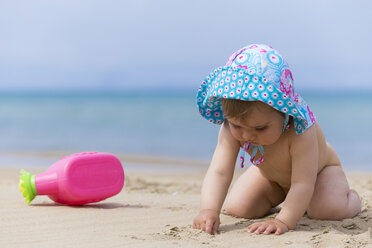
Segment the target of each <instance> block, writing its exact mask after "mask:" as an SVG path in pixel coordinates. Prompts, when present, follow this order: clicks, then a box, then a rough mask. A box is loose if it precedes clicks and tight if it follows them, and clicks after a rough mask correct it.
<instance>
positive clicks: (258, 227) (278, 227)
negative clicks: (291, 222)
mask: <svg viewBox="0 0 372 248" xmlns="http://www.w3.org/2000/svg"><path fill="white" fill-rule="evenodd" d="M287 231H288V226H287V225H286V224H284V223H283V222H281V221H280V220H277V219H273V220H267V221H263V222H256V223H253V224H252V225H250V226H248V232H250V233H253V232H254V233H255V234H261V233H263V234H270V233H275V234H276V235H279V234H283V233H285V232H287Z"/></svg>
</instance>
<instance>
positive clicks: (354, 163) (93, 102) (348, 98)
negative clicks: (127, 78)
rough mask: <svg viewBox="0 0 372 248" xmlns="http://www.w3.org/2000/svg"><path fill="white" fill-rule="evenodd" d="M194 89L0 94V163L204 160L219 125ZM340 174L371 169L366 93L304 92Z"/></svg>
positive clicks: (371, 124) (371, 106)
mask: <svg viewBox="0 0 372 248" xmlns="http://www.w3.org/2000/svg"><path fill="white" fill-rule="evenodd" d="M195 95H196V92H194V91H188V90H185V91H181V90H173V91H165V92H164V91H163V92H161V91H154V92H151V91H147V92H141V91H128V92H124V91H117V92H112V91H111V92H97V91H96V92H62V93H61V92H59V93H55V92H24V93H19V92H17V93H14V92H12V93H0V136H1V138H0V164H1V165H7V166H12V165H14V166H15V165H19V164H22V165H24V166H27V165H28V164H29V165H30V166H35V164H39V165H40V166H42V167H46V166H47V165H48V163H50V161H43V160H42V159H39V160H37V161H35V158H33V159H32V158H31V157H27V155H25V154H32V153H35V154H40V153H45V154H48V153H51V152H55V151H60V152H82V151H102V152H110V153H113V154H132V155H133V154H135V156H137V157H141V156H144V157H147V158H148V157H150V158H151V157H162V158H170V159H180V160H182V159H188V160H190V161H191V160H195V161H205V163H208V161H209V160H210V159H211V157H212V155H213V151H214V148H215V146H216V142H217V134H218V130H219V126H217V125H213V124H210V123H209V122H207V121H206V120H205V119H203V118H202V117H201V116H200V115H199V113H198V110H197V106H196V100H195ZM301 95H302V96H303V98H304V99H305V100H306V102H307V103H308V104H309V105H310V106H311V108H312V110H313V112H314V114H315V115H316V117H317V121H318V123H319V124H320V126H321V127H322V129H323V131H324V134H325V136H326V139H327V141H328V142H329V143H330V144H331V145H332V146H333V147H334V148H335V150H336V151H337V153H338V155H339V157H340V158H341V161H342V164H343V167H344V168H345V170H350V171H371V170H372V166H371V154H372V93H371V92H353V93H348V92H338V93H329V92H328V93H327V92H304V93H302V94H301Z"/></svg>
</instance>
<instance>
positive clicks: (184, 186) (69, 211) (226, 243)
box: [0, 167, 372, 248]
mask: <svg viewBox="0 0 372 248" xmlns="http://www.w3.org/2000/svg"><path fill="white" fill-rule="evenodd" d="M30 172H32V173H39V172H41V170H35V169H33V170H30ZM203 176H204V173H203V172H192V173H191V172H187V173H173V174H165V173H163V172H162V173H142V172H140V173H139V172H131V171H127V172H126V179H125V186H124V189H123V191H122V192H121V193H120V194H118V195H117V196H114V197H112V198H109V199H107V200H105V201H102V202H100V203H96V204H90V205H85V206H80V207H69V206H64V205H58V204H55V203H53V202H52V201H51V200H50V199H49V198H48V197H46V196H38V197H36V198H35V200H34V201H33V202H32V203H31V205H30V206H27V205H26V204H25V202H24V201H23V197H22V195H21V193H20V192H19V189H18V177H19V169H18V168H17V169H15V168H6V167H1V168H0V195H1V204H0V247H1V248H7V247H38V248H40V247H163V248H164V247H296V248H298V247H350V248H351V247H372V172H368V173H364V172H349V173H347V177H348V179H349V183H350V184H351V186H352V187H353V188H354V189H356V190H357V191H358V192H359V194H360V196H361V197H362V202H363V206H362V213H360V214H359V215H358V216H357V217H355V218H353V219H346V220H343V221H318V220H311V219H309V218H307V217H306V216H304V217H303V218H302V219H301V220H300V222H299V223H298V225H297V227H296V228H295V230H292V231H290V232H288V233H286V234H284V235H280V236H274V235H256V234H250V233H248V231H247V226H248V225H249V224H251V223H252V222H254V221H255V220H247V219H238V218H233V217H230V216H226V215H224V214H222V215H221V222H222V224H221V226H220V229H219V231H220V233H219V234H218V235H215V236H212V235H208V234H205V233H203V232H202V231H199V230H194V229H193V228H192V221H193V218H194V217H195V215H196V214H197V213H198V209H199V197H200V195H199V193H200V187H201V183H202V179H203ZM236 176H237V175H236ZM236 176H235V178H236ZM277 211H278V209H275V210H274V211H273V213H272V214H270V215H268V216H267V217H265V218H273V217H275V215H276V213H277Z"/></svg>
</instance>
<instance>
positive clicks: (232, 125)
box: [231, 123, 240, 129]
mask: <svg viewBox="0 0 372 248" xmlns="http://www.w3.org/2000/svg"><path fill="white" fill-rule="evenodd" d="M231 127H232V128H234V129H239V128H240V126H237V125H234V124H232V123H231Z"/></svg>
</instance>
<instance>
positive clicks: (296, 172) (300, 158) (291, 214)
mask: <svg viewBox="0 0 372 248" xmlns="http://www.w3.org/2000/svg"><path fill="white" fill-rule="evenodd" d="M290 155H291V159H292V175H291V187H290V189H289V192H288V194H287V197H286V199H285V201H284V202H283V207H282V210H281V211H280V213H279V214H278V215H277V217H276V218H277V219H279V220H280V221H282V222H284V223H285V224H286V225H287V226H288V227H289V228H290V229H293V228H294V227H295V226H296V224H297V222H298V221H299V220H300V219H301V217H302V216H303V215H304V213H305V211H306V209H307V208H308V206H309V204H310V201H311V198H312V196H313V192H314V187H315V182H316V177H317V172H318V158H319V155H318V141H317V134H316V127H315V125H313V126H312V127H310V128H309V129H308V130H307V131H305V132H304V133H303V134H302V135H299V136H295V137H294V140H293V142H292V144H291V147H290Z"/></svg>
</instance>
